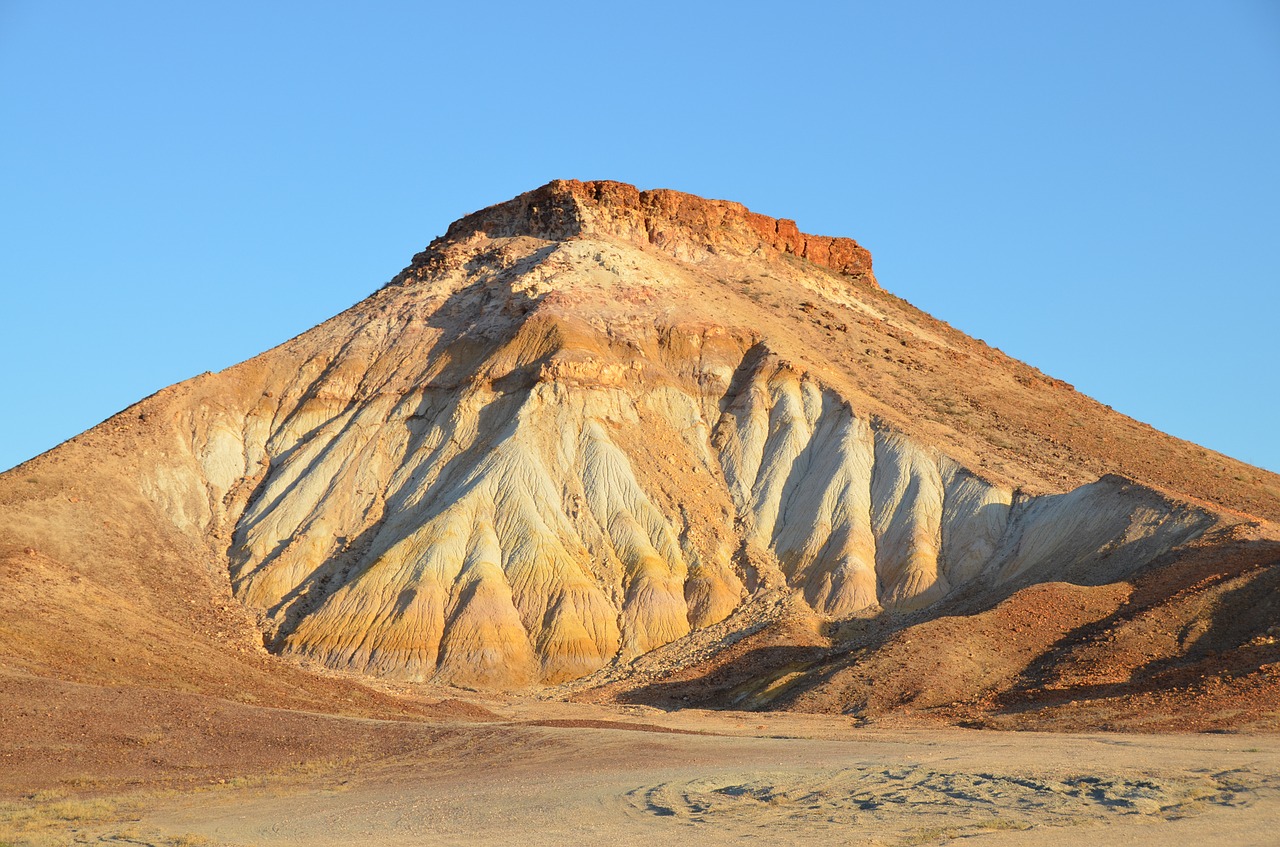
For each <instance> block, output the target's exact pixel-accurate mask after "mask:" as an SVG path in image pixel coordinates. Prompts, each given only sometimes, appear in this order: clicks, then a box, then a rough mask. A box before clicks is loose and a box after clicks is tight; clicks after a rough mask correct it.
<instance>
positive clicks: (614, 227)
mask: <svg viewBox="0 0 1280 847" xmlns="http://www.w3.org/2000/svg"><path fill="white" fill-rule="evenodd" d="M591 234H598V235H605V236H612V237H622V238H626V239H628V240H631V241H634V242H636V243H640V244H652V245H655V246H657V247H660V248H663V249H666V250H668V251H673V252H677V253H678V254H679V253H681V252H683V253H685V254H687V253H689V252H696V251H707V250H713V251H720V250H723V251H728V252H731V253H738V254H742V255H746V254H749V253H751V252H752V251H753V250H757V249H759V248H760V247H762V246H763V247H766V248H769V249H771V250H776V251H778V252H779V253H787V254H790V255H793V256H798V257H800V258H803V259H808V260H809V261H810V262H813V263H814V264H816V265H821V266H822V267H825V268H828V269H830V270H832V271H835V272H836V273H839V274H845V275H848V276H857V277H860V278H865V279H869V280H872V281H874V277H873V276H872V273H871V253H870V251H868V250H867V249H866V248H865V247H863V246H861V245H860V244H858V242H856V241H854V240H853V239H852V238H833V237H829V236H824V235H808V234H806V233H803V232H801V231H800V230H799V228H798V227H797V226H796V222H795V221H793V220H788V219H786V218H771V217H769V216H768V215H761V214H757V213H755V212H752V211H750V210H749V209H747V207H746V206H743V205H742V204H741V203H733V202H730V201H727V200H706V199H703V198H702V197H697V196H695V195H693V194H685V193H683V192H680V191H671V190H668V189H654V190H652V191H641V190H639V189H637V188H636V187H635V186H633V185H628V184H626V183H623V182H611V181H608V180H598V181H593V182H579V181H578V180H555V181H554V182H550V183H548V184H547V185H544V186H542V187H541V188H538V189H535V190H533V191H530V192H528V193H526V194H522V195H520V196H519V197H516V198H515V199H513V200H509V201H507V202H506V203H499V204H498V205H496V206H490V207H489V208H487V209H482V210H481V211H479V212H476V213H474V214H471V215H468V216H467V217H465V218H462V219H461V220H459V221H457V222H456V223H455V224H453V225H452V226H451V227H449V231H448V232H447V233H446V234H445V235H444V237H443V238H440V239H437V240H436V242H434V243H433V244H432V247H431V248H428V250H427V251H426V253H423V254H419V257H423V258H425V257H427V256H429V255H431V254H432V253H433V250H435V249H439V248H441V247H443V246H444V245H446V244H448V243H451V242H456V241H460V240H463V239H466V238H468V237H471V236H474V235H484V236H487V237H489V238H502V237H512V236H515V235H533V236H535V237H539V238H543V239H545V240H548V241H557V240H563V239H566V238H573V237H575V236H582V235H591Z"/></svg>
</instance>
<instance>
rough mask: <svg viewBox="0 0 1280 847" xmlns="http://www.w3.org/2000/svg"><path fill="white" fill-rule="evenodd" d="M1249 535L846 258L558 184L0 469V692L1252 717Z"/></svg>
mask: <svg viewBox="0 0 1280 847" xmlns="http://www.w3.org/2000/svg"><path fill="white" fill-rule="evenodd" d="M69 492H75V493H69ZM1278 516H1280V479H1278V478H1277V477H1276V476H1275V475H1273V474H1269V473H1267V472H1265V471H1261V470H1259V469H1256V468H1251V467H1248V466H1245V465H1242V464H1240V463H1238V462H1234V461H1232V460H1229V459H1226V458H1224V457H1221V456H1217V455H1215V454H1211V453H1209V452H1208V451H1205V450H1203V449H1201V448H1199V447H1196V446H1195V445H1192V444H1188V443H1186V442H1182V441H1178V440H1176V439H1173V438H1171V437H1169V436H1166V435H1163V434H1161V433H1158V432H1155V431H1154V430H1152V429H1150V428H1149V427H1146V426H1145V425H1143V424H1139V423H1137V422H1135V421H1132V420H1130V419H1128V418H1125V417H1124V416H1122V415H1119V414H1117V413H1115V412H1114V411H1112V410H1110V409H1109V408H1107V407H1105V406H1101V405H1100V404H1098V403H1096V402H1094V401H1093V400H1091V399H1089V398H1087V397H1085V396H1083V395H1081V394H1079V393H1077V392H1075V391H1074V390H1073V389H1072V388H1071V387H1070V386H1068V385H1066V384H1064V383H1062V382H1060V381H1057V380H1054V379H1052V378H1050V377H1047V376H1045V375H1043V374H1041V373H1039V372H1038V371H1036V370H1034V369H1033V368H1030V367H1028V366H1026V365H1024V364H1022V363H1019V362H1016V361H1014V360H1012V359H1009V358H1008V357H1006V356H1004V355H1003V354H1001V353H1000V352H999V351H996V350H992V349H991V348H989V347H987V346H986V345H984V344H983V343H981V342H979V341H975V340H973V339H971V338H968V337H967V336H965V335H963V334H962V333H960V332H958V331H956V330H954V329H953V328H951V327H949V326H948V325H946V324H945V323H942V322H940V321H938V320H936V319H934V318H931V317H929V316H928V315H925V314H923V313H921V312H919V311H918V310H916V309H914V308H913V307H911V306H910V305H908V304H906V303H904V302H903V301H901V300H899V299H898V298H896V297H894V296H893V295H891V294H889V293H888V292H886V291H885V290H883V289H882V288H881V287H880V286H879V284H878V283H877V281H876V279H875V277H874V275H873V274H872V268H871V255H870V253H869V252H868V251H867V250H866V249H864V248H863V247H862V246H860V245H859V244H858V243H856V242H855V241H853V240H851V239H848V238H832V237H826V236H814V235H806V234H804V233H802V232H800V231H799V229H798V228H797V226H796V224H795V223H794V222H793V221H790V220H786V219H775V218H770V217H766V216H764V215H759V214H755V213H753V212H750V211H749V210H747V209H746V208H745V207H743V206H741V205H739V204H736V203H730V202H724V201H714V200H704V199H701V198H697V197H694V196H691V195H687V194H681V193H679V192H675V191H665V190H659V191H639V190H637V189H636V188H634V187H632V186H629V185H624V184H621V183H615V182H576V181H555V182H552V183H550V184H548V185H546V186H543V187H542V188H539V189H537V190H535V191H532V192H529V193H527V194H523V195H520V196H519V197H516V198H515V199H513V200H511V201H508V202H506V203H502V204H499V205H496V206H493V207H490V208H488V209H485V210H482V211H480V212H476V213H474V214H472V215H468V216H467V217H464V218H462V219H461V220H459V221H458V222H456V223H455V224H453V225H452V226H450V227H449V229H448V231H447V232H446V233H445V235H443V236H442V237H440V238H438V239H436V240H435V241H434V242H432V244H431V245H430V246H429V247H428V248H427V249H426V250H425V251H423V252H422V253H419V254H418V255H417V256H415V257H414V258H413V261H412V263H411V264H410V265H409V267H407V268H406V269H405V270H404V271H403V272H401V273H400V274H398V275H397V276H396V277H395V278H394V279H393V280H392V281H391V282H390V283H389V284H388V285H386V286H384V287H383V288H381V289H380V290H379V291H377V292H376V293H375V294H373V295H372V296H370V297H369V298H367V299H366V300H364V301H362V302H361V303H359V304H357V305H355V306H353V307H352V308H351V309H349V310H347V311H346V312H344V313H342V314H341V315H338V316H337V317H335V318H333V319H331V320H329V321H327V322H325V323H324V324H322V325H320V326H318V327H316V328H315V329H313V330H310V331H308V332H306V333H304V334H303V335H300V336H298V337H297V338H295V339H293V340H291V341H289V342H287V343H285V344H283V345H281V346H280V347H277V348H275V349H273V350H271V351H268V352H267V353H264V354H262V355H260V356H258V357H256V358H254V359H251V360H249V361H247V362H244V363H242V364H240V365H237V366H235V367H233V368H229V369H227V370H225V371H223V372H221V373H217V374H206V375H203V376H201V377H197V378H195V379H193V380H190V381H188V382H185V383H182V384H180V385H177V386H173V387H171V388H168V389H165V390H164V391H162V392H159V393H158V394H156V395H154V396H153V397H150V398H147V399H146V400H144V401H142V402H141V403H139V404H137V405H136V406H134V407H131V408H130V409H128V410H126V411H124V412H122V413H120V414H119V415H117V416H116V417H114V418H112V419H111V420H109V421H107V422H105V423H103V424H102V425H100V426H99V427H96V428H95V429H93V430H91V431H89V432H88V433H85V434H84V435H82V436H79V437H77V438H76V439H73V440H72V441H70V442H68V443H66V444H64V445H62V446H60V447H58V448H56V449H55V450H53V451H51V452H50V453H47V454H45V455H44V456H42V457H39V458H38V459H35V460H33V461H32V462H29V463H27V464H25V465H23V466H20V467H19V468H17V469H15V470H13V471H11V472H9V473H8V474H5V475H4V476H3V477H2V478H0V543H3V545H4V546H3V547H0V557H7V559H4V561H7V562H9V563H10V564H9V566H8V567H9V570H7V571H5V574H6V576H5V580H6V584H7V585H8V586H9V587H10V588H11V589H14V590H10V591H8V592H6V594H5V597H6V598H7V599H6V600H0V609H3V606H4V605H8V606H9V608H7V609H3V611H4V612H5V614H6V615H8V617H7V620H9V621H10V623H9V624H8V626H9V627H10V628H11V630H12V631H13V632H14V633H16V635H15V637H14V639H13V643H14V644H15V658H14V661H15V662H16V663H17V664H18V665H19V666H21V667H23V668H24V669H25V670H29V671H34V672H38V673H50V674H53V675H58V674H65V673H68V671H66V668H74V669H75V671H74V673H73V674H72V675H73V676H76V675H78V677H77V678H79V677H85V678H102V677H104V676H107V677H110V678H119V676H120V674H121V673H122V672H123V673H124V674H125V675H126V676H127V677H128V678H130V679H132V680H135V681H137V680H148V679H151V680H153V681H154V676H155V674H156V673H157V671H156V670H155V668H154V665H153V664H152V663H151V662H150V658H149V657H150V656H151V655H152V653H155V652H156V651H159V653H163V654H164V655H173V654H174V653H175V651H176V652H177V653H178V654H180V655H182V656H184V659H183V661H182V662H179V663H177V664H178V666H177V667H170V669H169V671H168V672H169V673H170V674H175V675H176V676H177V677H178V678H184V679H186V680H187V682H185V683H184V684H187V685H191V686H195V687H197V688H198V687H200V686H201V685H206V684H209V680H211V679H223V678H226V677H228V676H231V677H236V678H241V677H238V676H237V674H239V673H240V671H236V670H235V668H237V667H239V665H238V664H237V663H243V662H246V661H251V662H266V664H258V665H255V667H261V668H269V667H271V666H272V665H271V662H278V660H275V659H271V660H268V659H267V658H266V657H264V656H263V655H262V653H261V651H262V650H263V649H265V650H267V651H269V652H270V653H273V654H284V655H286V656H292V657H295V658H297V659H300V660H303V661H307V662H314V663H318V664H319V665H323V666H327V667H328V668H331V669H336V670H341V671H354V672H357V673H360V674H369V675H374V676H379V677H383V678H387V679H392V680H400V681H404V682H414V683H416V682H429V683H448V684H454V685H464V686H480V687H487V688H505V689H510V688H523V687H527V686H555V688H553V689H552V692H551V693H553V694H555V695H557V696H565V697H577V698H586V699H593V698H594V699H615V700H616V699H621V700H635V701H639V702H650V703H658V704H662V703H691V702H692V703H702V704H705V705H733V706H738V707H743V706H747V707H751V708H795V709H802V710H816V711H846V712H851V713H854V714H866V715H880V714H887V713H893V712H902V711H903V710H907V711H911V710H921V709H926V710H932V711H933V713H935V714H937V715H940V716H942V717H943V718H944V719H947V720H959V719H961V717H964V716H969V717H970V718H971V717H972V715H973V714H981V715H988V716H989V715H991V714H995V713H998V712H1000V710H1001V709H1009V708H1012V706H1011V705H1010V704H1012V703H1014V702H1015V701H1017V698H1019V697H1022V698H1024V699H1025V698H1027V697H1032V695H1031V694H1028V693H1027V692H1036V693H1035V695H1034V697H1032V700H1034V701H1035V703H1036V704H1039V705H1038V706H1037V708H1041V707H1042V708H1043V709H1044V710H1045V712H1044V713H1045V714H1051V713H1052V711H1053V709H1056V708H1057V707H1058V705H1060V703H1061V702H1064V701H1065V700H1067V699H1070V697H1071V695H1072V692H1074V691H1078V690H1081V689H1084V688H1089V689H1090V690H1094V688H1096V687H1097V686H1098V685H1100V684H1103V683H1105V684H1107V685H1113V686H1118V687H1115V688H1114V690H1111V691H1110V693H1109V694H1108V695H1107V696H1114V697H1115V698H1119V700H1120V701H1122V702H1123V703H1124V704H1126V708H1129V710H1130V711H1131V712H1132V711H1135V710H1138V709H1139V708H1140V705H1136V704H1142V703H1145V702H1146V701H1144V700H1143V698H1144V697H1147V696H1148V695H1149V694H1150V692H1153V691H1165V690H1172V689H1177V688H1178V686H1183V690H1185V691H1186V692H1187V693H1186V694H1185V696H1183V697H1182V699H1180V700H1179V699H1177V698H1175V701H1176V702H1174V704H1173V706H1171V707H1170V708H1171V709H1172V710H1173V712H1179V713H1180V710H1181V711H1186V710H1187V709H1189V708H1190V705H1189V704H1190V703H1191V702H1192V701H1193V700H1194V697H1193V694H1195V692H1194V691H1193V690H1192V688H1187V687H1186V686H1187V685H1188V684H1189V683H1188V681H1194V680H1197V679H1200V680H1202V679H1203V678H1204V674H1203V673H1200V670H1201V669H1202V668H1203V667H1209V666H1213V667H1217V668H1222V667H1228V666H1229V667H1231V668H1233V669H1235V670H1233V671H1232V672H1233V673H1236V672H1237V671H1239V672H1241V673H1242V674H1243V676H1244V677H1247V678H1250V679H1252V680H1253V683H1256V684H1257V685H1258V686H1263V687H1264V688H1265V686H1267V685H1270V686H1272V688H1274V686H1275V680H1274V674H1271V675H1270V676H1269V675H1268V674H1270V673H1271V672H1270V671H1267V670H1265V668H1266V667H1267V666H1270V667H1272V668H1273V669H1274V668H1275V667H1277V666H1276V665H1275V664H1274V663H1275V661H1276V660H1277V659H1280V655H1273V654H1276V653H1277V650H1278V649H1280V648H1276V647H1275V646H1274V645H1275V639H1274V638H1271V640H1270V641H1267V638H1268V637H1269V636H1268V635H1267V632H1268V629H1267V627H1268V625H1270V623H1273V622H1274V618H1275V614H1274V612H1275V610H1274V609H1273V608H1272V607H1273V606H1274V601H1273V600H1265V599H1263V598H1266V597H1268V596H1272V597H1274V596H1275V595H1274V593H1272V594H1270V595H1268V591H1270V586H1272V585H1273V583H1275V581H1276V576H1275V575H1276V573H1277V568H1276V567H1275V565H1276V562H1277V561H1280V553H1278V552H1277V550H1278V548H1280V545H1278V544H1277V543H1276V540H1275V539H1276V538H1277V536H1276V531H1275V527H1274V525H1273V524H1271V523H1270V521H1271V520H1274V519H1276V518H1277V517H1278ZM15 563H16V564H15ZM39 586H43V588H41V587H39ZM49 586H54V587H53V588H49ZM77 586H79V587H77ZM35 596H39V597H40V598H41V600H40V602H39V603H30V602H24V601H23V599H22V598H31V597H35ZM1192 598H1194V600H1193V599H1192ZM1268 603H1270V604H1271V605H1268ZM86 604H88V605H86ZM90 607H92V609H91V610H90ZM73 620H74V621H78V622H79V623H78V626H79V627H81V628H87V630H88V631H90V632H93V633H95V638H96V639H99V640H98V641H97V642H96V643H98V644H103V643H106V644H109V645H111V649H112V650H113V651H115V652H117V653H118V654H119V655H120V656H123V657H124V659H125V661H124V664H123V666H119V667H111V668H103V667H102V666H101V664H102V663H101V662H100V661H99V660H98V658H97V657H96V656H94V655H93V654H92V653H93V651H92V649H91V648H89V647H88V646H87V644H79V645H77V644H72V643H66V642H65V641H63V640H62V639H61V638H60V634H64V633H66V631H67V628H68V626H69V624H68V621H73ZM913 633H914V635H913ZM1148 636H1150V637H1151V639H1152V641H1151V643H1147V641H1146V639H1147V637H1148ZM91 641H92V640H91ZM157 642H159V643H157ZM1139 643H1141V644H1142V649H1141V650H1139V648H1138V647H1136V646H1135V645H1137V644H1139ZM1148 648H1149V649H1148ZM250 655H252V656H254V657H256V658H252V659H250V658H249V656H250ZM117 658H118V657H117ZM169 664H171V665H172V664H173V663H172V662H169ZM184 668H185V670H184ZM60 669H61V670H60ZM108 670H109V673H107V671H108ZM255 673H256V671H255ZM1197 675H1198V676H1197ZM1250 675H1252V676H1250ZM253 678H254V679H258V677H253ZM170 682H172V680H170ZM1253 683H1250V684H1253ZM241 684H243V685H249V684H250V683H247V682H246V683H241ZM261 684H263V683H262V682H261V680H259V681H257V682H253V683H252V685H261ZM1196 684H1198V683H1196ZM1125 686H1128V687H1125ZM1144 686H1145V687H1144ZM1251 690H1252V689H1251ZM1260 690H1261V689H1260ZM1266 690H1271V689H1266ZM1046 691H1048V692H1052V693H1051V694H1046V693H1045V692H1046ZM1227 695H1229V696H1232V697H1236V696H1243V695H1240V688H1239V686H1228V691H1227V694H1226V695H1224V696H1227ZM1035 698H1040V699H1039V700H1036V699H1035ZM1045 698H1048V699H1045ZM1246 699H1247V698H1246ZM1255 699H1256V698H1255ZM1018 702H1021V701H1018ZM1249 702H1250V703H1253V702H1255V700H1249ZM1257 702H1262V701H1257ZM1249 708H1253V707H1249ZM1022 711H1023V712H1027V711H1034V709H1027V708H1023V709H1022ZM1247 711H1248V710H1247V709H1245V708H1243V707H1242V709H1240V710H1238V712H1239V713H1244V712H1247ZM1250 714H1252V713H1250ZM1261 714H1262V713H1261V712H1259V713H1258V715H1259V716H1258V717H1257V719H1259V720H1264V719H1266V720H1269V719H1271V718H1264V717H1261ZM1271 714H1272V717H1274V713H1271Z"/></svg>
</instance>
